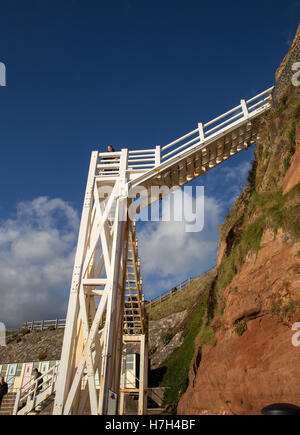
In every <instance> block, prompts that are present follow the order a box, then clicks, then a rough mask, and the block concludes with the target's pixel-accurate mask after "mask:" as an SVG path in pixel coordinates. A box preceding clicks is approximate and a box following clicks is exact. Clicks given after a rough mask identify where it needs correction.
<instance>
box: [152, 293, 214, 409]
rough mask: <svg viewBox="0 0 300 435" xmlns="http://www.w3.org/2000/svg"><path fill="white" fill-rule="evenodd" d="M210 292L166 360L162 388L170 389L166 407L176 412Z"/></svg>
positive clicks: (166, 394) (167, 393) (186, 325)
mask: <svg viewBox="0 0 300 435" xmlns="http://www.w3.org/2000/svg"><path fill="white" fill-rule="evenodd" d="M207 297H208V292H207V293H206V295H205V296H204V297H202V298H201V299H200V300H199V301H197V303H196V304H195V307H194V309H193V310H192V312H191V313H190V315H189V317H188V318H187V320H186V322H185V325H184V329H183V337H184V340H183V343H182V345H181V347H180V348H179V349H177V350H176V351H175V352H173V353H172V354H171V355H170V356H169V358H168V359H167V360H166V362H165V364H163V365H164V366H165V367H166V372H165V374H164V376H163V379H162V382H161V384H160V385H161V386H164V387H168V388H167V389H166V392H165V396H164V406H170V407H171V408H172V410H173V411H174V412H176V407H177V403H178V401H179V399H180V397H181V395H182V394H183V393H184V392H185V390H186V388H187V386H188V374H189V368H190V364H191V362H192V359H193V357H194V354H195V339H196V337H197V334H198V332H199V330H200V328H201V326H202V324H203V320H204V317H205V310H206V304H207Z"/></svg>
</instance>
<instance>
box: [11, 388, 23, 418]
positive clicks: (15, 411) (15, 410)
mask: <svg viewBox="0 0 300 435" xmlns="http://www.w3.org/2000/svg"><path fill="white" fill-rule="evenodd" d="M20 397H21V388H19V389H18V392H17V395H16V399H15V404H14V410H13V415H17V413H18V407H19V402H20Z"/></svg>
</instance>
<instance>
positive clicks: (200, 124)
mask: <svg viewBox="0 0 300 435" xmlns="http://www.w3.org/2000/svg"><path fill="white" fill-rule="evenodd" d="M198 129H199V138H200V142H201V143H203V142H204V128H203V124H202V122H199V123H198Z"/></svg>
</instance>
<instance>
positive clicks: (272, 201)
mask: <svg viewBox="0 0 300 435" xmlns="http://www.w3.org/2000/svg"><path fill="white" fill-rule="evenodd" d="M297 196H300V184H298V185H297V186H295V187H294V189H293V190H291V191H290V192H289V193H288V194H286V195H282V193H281V192H280V191H277V192H260V193H257V192H255V191H253V192H252V194H251V197H250V200H249V202H248V207H247V210H246V213H245V215H244V220H243V221H241V222H240V223H239V225H240V233H241V236H240V238H237V239H236V240H235V244H234V247H233V248H232V249H231V251H230V253H229V255H228V256H227V257H225V258H224V259H223V261H222V264H221V266H220V268H219V271H218V282H217V288H218V289H219V291H221V290H223V289H225V288H226V287H227V286H228V285H229V284H230V283H231V281H232V279H233V277H234V276H235V275H236V274H237V273H238V272H239V271H240V268H241V266H242V264H243V263H244V260H245V257H246V255H247V253H248V252H254V253H256V254H257V253H258V250H259V247H260V244H261V239H262V235H263V233H264V231H265V230H266V229H267V228H270V229H271V230H272V231H273V232H274V235H276V233H277V231H278V229H279V228H282V229H283V230H284V231H286V232H287V233H289V234H291V235H292V236H294V237H295V238H296V239H297V240H300V219H299V216H300V204H299V203H298V200H295V198H297ZM253 216H258V217H256V219H253ZM251 220H252V222H251ZM221 296H222V293H221Z"/></svg>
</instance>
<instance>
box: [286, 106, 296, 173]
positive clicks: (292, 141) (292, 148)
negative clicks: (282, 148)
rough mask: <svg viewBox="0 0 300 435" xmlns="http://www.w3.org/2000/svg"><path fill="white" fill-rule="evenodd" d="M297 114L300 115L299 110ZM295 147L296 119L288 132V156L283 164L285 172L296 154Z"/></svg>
mask: <svg viewBox="0 0 300 435" xmlns="http://www.w3.org/2000/svg"><path fill="white" fill-rule="evenodd" d="M296 113H298V110H297V111H296ZM295 145H296V119H295V118H294V119H293V121H292V125H291V128H290V130H289V132H288V144H287V155H286V157H285V159H284V162H283V165H284V169H285V172H286V171H287V170H288V168H289V167H290V164H291V158H292V156H293V154H294V152H295Z"/></svg>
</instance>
